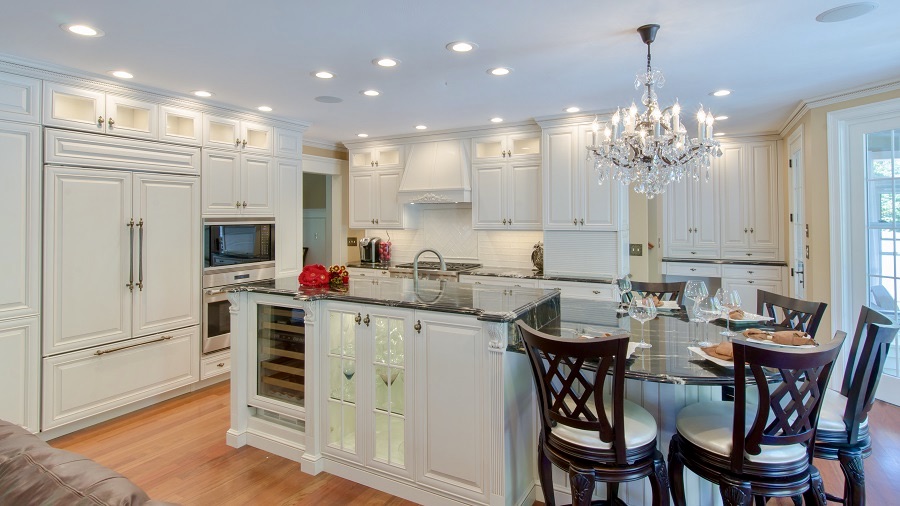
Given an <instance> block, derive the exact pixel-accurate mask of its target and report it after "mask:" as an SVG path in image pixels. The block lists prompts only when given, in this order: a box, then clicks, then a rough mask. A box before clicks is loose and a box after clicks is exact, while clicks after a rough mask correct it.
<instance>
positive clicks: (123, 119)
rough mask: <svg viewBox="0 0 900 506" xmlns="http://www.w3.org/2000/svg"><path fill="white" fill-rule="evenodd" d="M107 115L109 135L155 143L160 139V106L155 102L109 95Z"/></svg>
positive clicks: (107, 98)
mask: <svg viewBox="0 0 900 506" xmlns="http://www.w3.org/2000/svg"><path fill="white" fill-rule="evenodd" d="M106 114H107V116H108V117H107V118H106V132H107V133H110V134H115V135H122V136H126V137H137V138H139V139H151V140H154V141H155V140H156V139H157V138H158V137H159V106H158V105H156V104H154V103H153V102H145V101H142V100H135V99H133V98H126V97H119V96H116V95H107V96H106Z"/></svg>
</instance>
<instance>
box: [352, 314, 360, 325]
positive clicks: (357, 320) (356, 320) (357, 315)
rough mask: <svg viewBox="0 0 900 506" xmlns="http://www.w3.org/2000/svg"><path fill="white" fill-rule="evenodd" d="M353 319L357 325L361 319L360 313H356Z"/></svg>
mask: <svg viewBox="0 0 900 506" xmlns="http://www.w3.org/2000/svg"><path fill="white" fill-rule="evenodd" d="M353 321H355V322H356V324H357V325H359V322H361V321H362V315H361V314H359V313H356V318H354V319H353Z"/></svg>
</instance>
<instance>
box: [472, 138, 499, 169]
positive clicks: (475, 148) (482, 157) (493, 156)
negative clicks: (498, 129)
mask: <svg viewBox="0 0 900 506" xmlns="http://www.w3.org/2000/svg"><path fill="white" fill-rule="evenodd" d="M502 160H506V136H504V135H492V136H490V137H478V138H475V139H472V162H473V163H474V162H491V161H494V162H496V161H502Z"/></svg>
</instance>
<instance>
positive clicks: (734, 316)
mask: <svg viewBox="0 0 900 506" xmlns="http://www.w3.org/2000/svg"><path fill="white" fill-rule="evenodd" d="M746 315H747V313H745V312H744V310H743V309H735V310H734V311H731V312H730V313H728V319H729V320H743V319H744V316H746Z"/></svg>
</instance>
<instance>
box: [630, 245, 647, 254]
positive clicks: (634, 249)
mask: <svg viewBox="0 0 900 506" xmlns="http://www.w3.org/2000/svg"><path fill="white" fill-rule="evenodd" d="M628 255H630V256H633V257H639V256H643V255H644V245H643V244H629V245H628Z"/></svg>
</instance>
